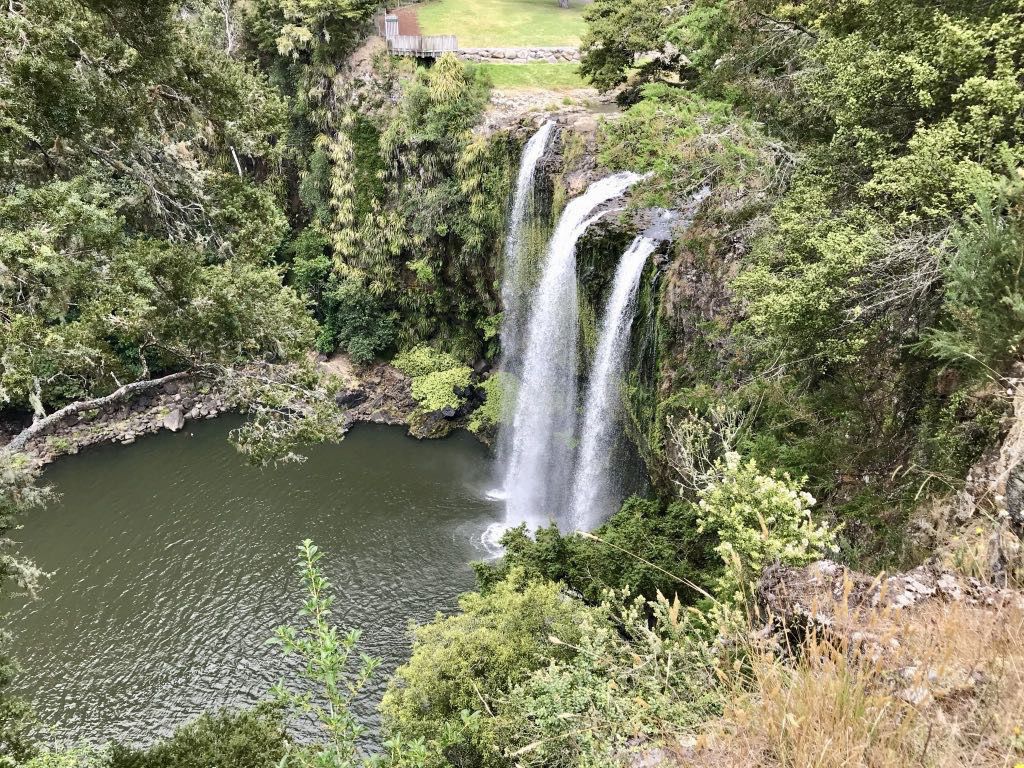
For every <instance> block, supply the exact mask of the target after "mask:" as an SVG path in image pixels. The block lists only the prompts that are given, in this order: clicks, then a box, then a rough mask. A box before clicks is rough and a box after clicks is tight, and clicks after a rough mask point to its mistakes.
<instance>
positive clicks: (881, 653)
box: [680, 601, 1024, 768]
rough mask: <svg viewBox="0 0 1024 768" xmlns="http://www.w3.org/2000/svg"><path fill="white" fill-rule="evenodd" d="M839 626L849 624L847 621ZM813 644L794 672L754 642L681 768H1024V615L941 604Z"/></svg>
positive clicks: (884, 616) (863, 622)
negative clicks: (726, 700) (728, 695)
mask: <svg viewBox="0 0 1024 768" xmlns="http://www.w3.org/2000/svg"><path fill="white" fill-rule="evenodd" d="M840 618H841V617H840ZM848 618H849V619H850V621H849V622H843V621H842V620H840V621H838V622H837V626H857V627H858V630H857V631H856V632H853V633H850V634H849V636H848V637H845V638H842V639H837V638H836V637H835V636H831V637H828V636H826V635H824V634H822V633H820V632H818V633H813V634H811V635H810V636H808V637H806V638H805V639H804V640H803V641H802V642H801V643H800V646H799V648H797V649H795V650H796V653H794V654H792V655H791V658H795V659H796V660H795V661H789V662H784V661H783V660H781V659H782V658H785V656H786V654H782V655H781V657H780V653H779V649H778V647H777V646H776V647H769V646H768V644H767V643H755V644H753V647H751V648H750V649H749V655H747V656H746V657H745V659H744V661H743V663H741V664H738V668H737V669H734V670H730V672H729V673H728V674H726V675H725V677H726V680H727V683H728V684H729V685H731V686H733V690H734V695H733V696H732V703H731V704H730V706H728V707H727V710H726V713H725V716H724V717H723V718H722V719H721V720H720V721H717V722H715V723H714V724H713V725H712V726H711V727H710V728H709V730H708V732H707V733H706V734H705V735H704V736H703V737H702V738H701V739H700V740H699V742H698V748H697V749H696V750H695V751H692V752H690V754H689V755H688V756H687V758H689V759H687V758H683V759H681V760H680V762H682V764H684V765H694V766H705V765H706V766H711V765H714V766H717V767H719V768H733V767H735V768H739V767H740V766H742V767H743V768H750V767H751V766H780V767H781V766H785V767H786V768H812V767H813V768H819V767H820V768H826V766H827V768H854V766H856V767H858V768H859V767H861V766H868V767H870V768H903V767H904V766H922V767H924V768H954V766H956V767H957V768H959V767H962V766H970V768H995V767H996V766H999V767H1000V768H1006V767H1009V768H1016V767H1017V766H1020V765H1024V733H1022V728H1024V611H1022V610H1021V608H1020V607H1019V606H1004V607H1001V608H990V607H978V606H970V605H965V604H947V603H940V602H937V601H933V602H930V603H928V604H925V605H923V606H921V607H918V608H915V609H912V610H905V611H896V612H889V611H875V612H873V613H872V614H871V615H869V616H857V617H848Z"/></svg>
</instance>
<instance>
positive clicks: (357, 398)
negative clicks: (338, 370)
mask: <svg viewBox="0 0 1024 768" xmlns="http://www.w3.org/2000/svg"><path fill="white" fill-rule="evenodd" d="M369 397H370V396H369V395H368V394H367V393H366V390H365V389H363V388H362V387H356V388H355V389H346V390H344V391H342V392H339V393H338V394H337V395H335V396H334V402H335V403H337V404H338V407H339V408H355V407H356V406H357V405H362V404H363V403H365V402H366V401H367V399H369Z"/></svg>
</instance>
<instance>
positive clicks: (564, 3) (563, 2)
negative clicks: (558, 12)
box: [558, 0, 569, 8]
mask: <svg viewBox="0 0 1024 768" xmlns="http://www.w3.org/2000/svg"><path fill="white" fill-rule="evenodd" d="M558 7H559V8H568V7H569V0H558Z"/></svg>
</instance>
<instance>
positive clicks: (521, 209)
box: [501, 120, 555, 376]
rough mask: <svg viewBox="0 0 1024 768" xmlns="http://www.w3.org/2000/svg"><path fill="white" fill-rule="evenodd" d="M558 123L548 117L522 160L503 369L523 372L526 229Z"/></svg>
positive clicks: (511, 229) (507, 267)
mask: <svg viewBox="0 0 1024 768" xmlns="http://www.w3.org/2000/svg"><path fill="white" fill-rule="evenodd" d="M554 128H555V124H554V122H552V121H551V120H548V121H547V122H545V123H544V125H542V126H541V127H540V129H539V130H538V131H537V132H536V133H535V134H534V135H533V136H532V137H531V138H530V140H529V141H528V142H527V143H526V147H525V148H524V149H523V156H522V158H521V159H520V161H519V177H518V178H517V180H516V193H515V197H514V198H513V199H512V211H511V213H510V215H509V220H508V236H507V237H506V238H505V263H504V277H503V279H502V283H501V301H502V306H503V311H504V315H503V318H502V322H501V369H502V370H505V371H509V372H511V373H513V374H515V375H517V376H518V375H519V371H520V370H521V368H522V359H521V356H522V346H523V315H524V314H525V311H526V307H525V303H526V302H525V298H526V296H525V294H526V282H527V281H526V277H525V275H524V274H523V268H524V259H523V256H524V253H523V250H524V243H523V231H524V229H525V228H526V218H527V215H528V214H529V208H530V205H529V203H530V200H531V199H532V197H533V177H534V175H535V173H536V171H537V163H539V162H540V159H541V158H542V157H543V156H544V151H545V150H546V149H547V146H548V141H549V140H550V138H551V132H552V131H553V130H554Z"/></svg>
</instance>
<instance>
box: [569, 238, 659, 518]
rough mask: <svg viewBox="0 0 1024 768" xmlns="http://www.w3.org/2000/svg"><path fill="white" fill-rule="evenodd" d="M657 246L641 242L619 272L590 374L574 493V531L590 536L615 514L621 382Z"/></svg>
mask: <svg viewBox="0 0 1024 768" xmlns="http://www.w3.org/2000/svg"><path fill="white" fill-rule="evenodd" d="M656 245H657V243H656V242H655V241H654V240H652V239H650V238H647V237H644V236H642V235H641V236H639V237H637V238H636V239H635V240H634V241H633V243H632V244H631V245H630V246H629V248H628V249H627V250H626V252H625V253H624V254H623V256H622V260H621V261H619V266H618V268H617V269H616V270H615V279H614V281H613V282H612V290H611V293H610V294H609V296H608V304H607V305H606V307H605V311H604V318H603V319H602V321H601V328H600V331H599V336H598V345H597V351H596V352H595V355H594V363H593V366H592V368H591V371H590V379H589V384H588V386H587V396H586V400H585V406H584V410H583V427H582V430H581V433H580V450H579V456H578V458H577V463H576V477H575V480H574V482H573V492H572V497H571V498H572V502H573V510H572V525H573V527H574V528H575V529H576V530H581V531H589V530H591V529H592V528H595V527H597V525H598V524H600V522H601V521H602V520H604V519H605V518H606V517H608V515H610V514H611V513H612V512H614V511H615V509H616V508H617V506H618V503H619V502H620V501H621V498H618V497H617V496H616V479H617V478H616V477H615V472H614V469H615V467H614V461H613V459H614V454H615V446H616V442H617V440H618V435H619V420H620V419H619V417H620V415H621V406H622V379H623V376H624V375H625V372H626V354H627V352H628V351H629V337H630V331H631V329H632V327H633V316H634V315H635V313H636V296H637V291H638V289H639V287H640V276H641V275H642V274H643V271H644V265H645V264H646V263H647V259H648V257H650V255H651V254H652V253H653V252H654V248H655V246H656Z"/></svg>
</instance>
